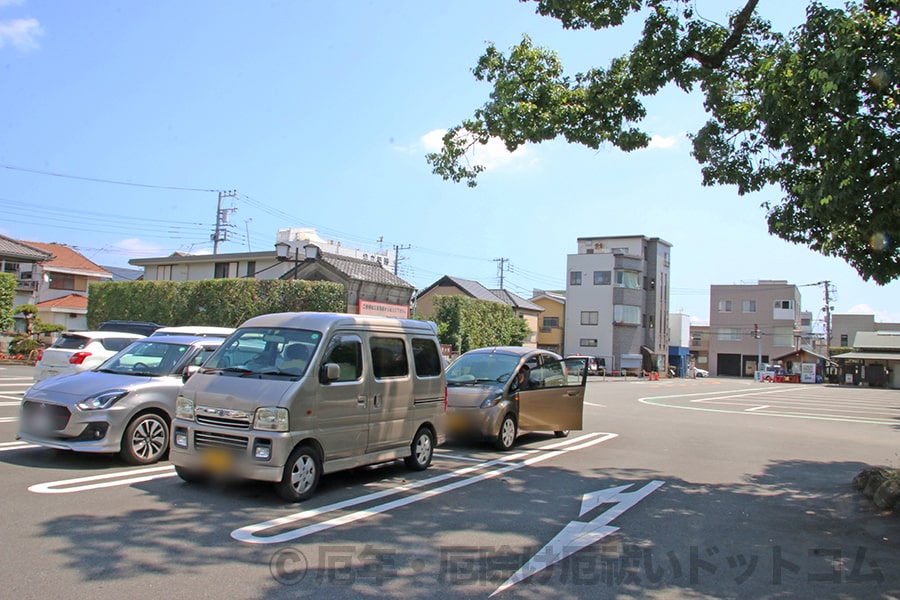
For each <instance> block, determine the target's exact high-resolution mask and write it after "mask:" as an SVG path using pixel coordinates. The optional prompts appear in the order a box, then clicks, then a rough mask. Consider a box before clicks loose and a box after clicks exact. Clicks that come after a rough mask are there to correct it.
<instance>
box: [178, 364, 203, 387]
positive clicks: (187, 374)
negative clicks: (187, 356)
mask: <svg viewBox="0 0 900 600" xmlns="http://www.w3.org/2000/svg"><path fill="white" fill-rule="evenodd" d="M199 370H200V367H198V366H196V365H188V366H186V367H185V368H184V370H183V371H182V372H181V383H187V380H188V379H190V378H191V376H192V375H193V374H194V373H196V372H197V371H199Z"/></svg>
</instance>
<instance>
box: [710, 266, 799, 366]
mask: <svg viewBox="0 0 900 600" xmlns="http://www.w3.org/2000/svg"><path fill="white" fill-rule="evenodd" d="M800 315H801V311H800V290H799V289H798V288H797V286H796V285H793V284H789V283H788V282H787V281H780V280H778V281H774V280H773V281H766V280H761V281H759V282H757V283H756V284H742V285H712V286H710V303H709V327H710V335H709V368H708V370H709V372H710V375H728V376H734V377H752V376H753V374H754V372H755V371H756V370H757V366H758V363H759V362H763V363H769V362H771V358H773V357H775V356H781V355H782V354H785V353H787V352H790V351H791V350H792V349H795V348H797V347H798V345H799V341H800V335H801V331H802V330H801V328H800V325H801V318H800ZM698 366H701V365H699V364H698Z"/></svg>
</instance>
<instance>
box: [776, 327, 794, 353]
mask: <svg viewBox="0 0 900 600" xmlns="http://www.w3.org/2000/svg"><path fill="white" fill-rule="evenodd" d="M772 345H773V346H777V347H779V348H793V346H794V328H793V327H776V328H775V331H773V332H772Z"/></svg>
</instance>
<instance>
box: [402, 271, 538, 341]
mask: <svg viewBox="0 0 900 600" xmlns="http://www.w3.org/2000/svg"><path fill="white" fill-rule="evenodd" d="M438 296H466V297H467V298H475V299H476V300H487V301H489V302H501V303H503V304H506V305H509V306H511V307H512V309H513V312H514V313H515V314H516V316H519V317H522V318H523V319H525V323H526V324H527V325H528V329H529V331H531V334H530V335H529V337H528V339H526V340H525V341H524V342H523V343H522V345H523V346H525V347H527V348H536V347H537V330H538V317H539V316H540V314H541V312H542V311H543V310H544V309H543V308H542V307H541V306H539V305H537V304H535V303H533V302H531V301H529V300H526V299H525V298H522V297H521V296H518V295H516V294H514V293H512V292H510V291H509V290H503V289H499V290H489V289H488V288H486V287H484V286H483V285H481V284H480V283H478V282H477V281H471V280H469V279H462V278H460V277H451V276H450V275H445V276H443V277H441V278H440V279H438V280H437V281H435V282H434V283H432V284H431V285H430V286H428V287H426V288H425V289H423V290H422V291H420V292H419V293H418V294H417V295H416V315H418V316H420V317H423V318H426V319H428V318H431V317H432V316H433V315H434V299H435V298H437V297H438Z"/></svg>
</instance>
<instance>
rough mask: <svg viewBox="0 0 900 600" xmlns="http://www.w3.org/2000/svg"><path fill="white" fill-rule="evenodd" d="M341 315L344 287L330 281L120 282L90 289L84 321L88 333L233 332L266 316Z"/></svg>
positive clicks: (105, 283)
mask: <svg viewBox="0 0 900 600" xmlns="http://www.w3.org/2000/svg"><path fill="white" fill-rule="evenodd" d="M346 310H347V304H346V299H345V293H344V286H342V285H341V284H339V283H333V282H330V281H303V280H284V279H205V280H202V281H119V282H104V283H92V284H91V286H90V293H89V294H88V316H87V318H88V327H90V328H91V329H94V328H96V327H97V326H98V325H99V324H100V323H102V322H103V321H110V320H126V321H151V322H154V323H160V324H163V325H169V326H178V325H208V326H219V327H236V326H238V325H240V324H241V323H243V322H244V321H246V320H247V319H249V318H250V317H255V316H256V315H263V314H268V313H275V312H298V311H316V312H346Z"/></svg>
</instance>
